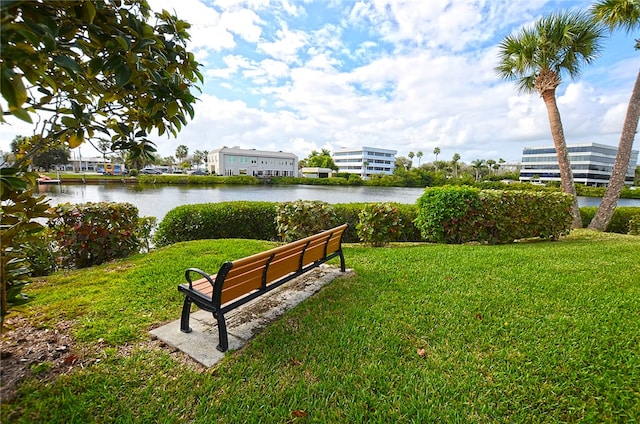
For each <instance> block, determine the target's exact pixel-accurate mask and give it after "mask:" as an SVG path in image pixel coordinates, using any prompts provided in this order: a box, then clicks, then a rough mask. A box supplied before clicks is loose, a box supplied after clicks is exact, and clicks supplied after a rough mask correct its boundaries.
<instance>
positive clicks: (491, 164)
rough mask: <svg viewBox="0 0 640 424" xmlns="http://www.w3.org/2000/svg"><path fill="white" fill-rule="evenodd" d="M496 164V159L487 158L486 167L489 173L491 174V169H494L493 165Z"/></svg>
mask: <svg viewBox="0 0 640 424" xmlns="http://www.w3.org/2000/svg"><path fill="white" fill-rule="evenodd" d="M495 164H496V161H495V160H493V159H488V160H487V167H488V168H489V174H491V171H492V170H494V169H495V168H494V165H495Z"/></svg>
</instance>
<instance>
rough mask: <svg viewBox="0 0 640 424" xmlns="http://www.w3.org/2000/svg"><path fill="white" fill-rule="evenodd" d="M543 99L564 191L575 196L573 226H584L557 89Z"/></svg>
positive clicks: (548, 91) (546, 94)
mask: <svg viewBox="0 0 640 424" xmlns="http://www.w3.org/2000/svg"><path fill="white" fill-rule="evenodd" d="M542 99H543V100H544V103H545V105H546V106H547V114H548V116H549V125H550V127H551V137H553V144H554V146H555V147H556V155H557V157H558V167H559V168H560V182H561V184H562V191H563V192H564V193H567V194H571V195H572V196H573V204H572V205H571V216H572V217H573V221H572V223H571V227H572V228H582V218H581V217H580V208H579V207H578V197H577V196H576V187H575V184H574V183H573V172H571V163H570V162H569V152H568V151H567V143H566V141H565V139H564V130H563V129H562V121H561V120H560V111H559V110H558V104H557V103H556V90H555V89H553V90H545V91H544V92H543V93H542Z"/></svg>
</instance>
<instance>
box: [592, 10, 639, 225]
mask: <svg viewBox="0 0 640 424" xmlns="http://www.w3.org/2000/svg"><path fill="white" fill-rule="evenodd" d="M591 13H592V14H593V16H594V18H595V19H597V20H598V21H600V22H602V23H604V24H605V25H607V26H608V27H609V29H610V30H611V31H613V30H614V29H616V28H622V29H625V30H626V31H631V30H633V29H636V28H638V27H639V26H640V3H638V2H637V1H636V0H602V1H599V2H598V3H596V4H594V5H593V6H592V7H591ZM639 47H640V46H639V45H638V40H636V49H637V48H639ZM638 119H640V73H638V76H637V77H636V82H635V85H634V87H633V91H632V92H631V98H630V99H629V106H627V115H626V116H625V118H624V124H623V126H622V134H621V135H620V142H619V144H618V154H617V155H616V161H615V162H614V164H613V170H612V171H611V178H610V179H609V184H608V186H607V189H606V191H605V193H604V197H603V198H602V202H600V206H599V207H598V211H597V212H596V214H595V216H594V217H593V219H592V220H591V222H590V223H589V228H590V229H592V230H597V231H605V230H606V229H607V227H608V226H609V223H610V222H611V218H613V212H614V211H615V209H616V205H617V204H618V198H619V197H620V192H621V191H622V187H624V181H625V177H626V174H627V169H628V168H629V159H630V158H631V149H632V148H633V140H634V138H635V134H636V130H637V128H638Z"/></svg>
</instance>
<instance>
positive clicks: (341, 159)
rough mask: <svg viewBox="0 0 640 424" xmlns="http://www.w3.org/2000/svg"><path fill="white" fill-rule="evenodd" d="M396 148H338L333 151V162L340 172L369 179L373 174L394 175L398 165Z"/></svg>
mask: <svg viewBox="0 0 640 424" xmlns="http://www.w3.org/2000/svg"><path fill="white" fill-rule="evenodd" d="M396 153H398V152H397V151H396V150H389V149H379V148H377V147H356V148H353V149H338V150H336V151H334V152H333V162H334V163H335V164H336V166H337V167H338V168H339V170H338V172H346V173H349V174H358V175H360V176H361V177H362V178H364V179H367V178H369V177H370V176H371V175H375V174H384V175H392V174H393V170H394V169H395V167H396Z"/></svg>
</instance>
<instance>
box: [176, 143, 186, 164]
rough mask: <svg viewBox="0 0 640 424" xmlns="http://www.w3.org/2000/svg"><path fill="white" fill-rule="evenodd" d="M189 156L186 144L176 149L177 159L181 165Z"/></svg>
mask: <svg viewBox="0 0 640 424" xmlns="http://www.w3.org/2000/svg"><path fill="white" fill-rule="evenodd" d="M188 155H189V148H188V147H187V146H185V145H184V144H181V145H179V146H178V147H177V148H176V159H178V163H179V164H181V163H182V161H183V160H185V159H186V157H187V156H188Z"/></svg>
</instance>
